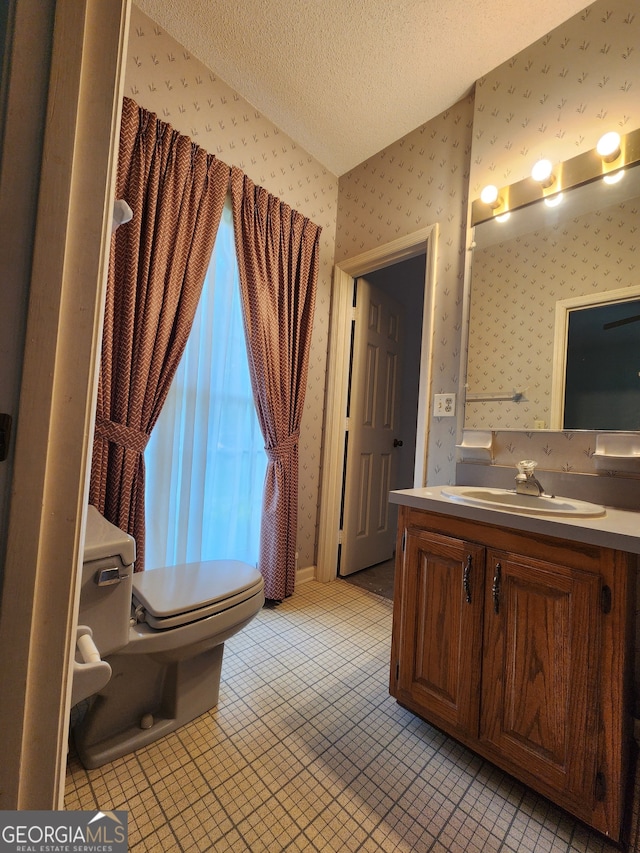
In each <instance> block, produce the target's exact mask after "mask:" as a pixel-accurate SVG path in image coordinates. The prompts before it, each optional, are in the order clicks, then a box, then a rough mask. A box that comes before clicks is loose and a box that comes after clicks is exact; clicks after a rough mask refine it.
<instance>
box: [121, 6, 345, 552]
mask: <svg viewBox="0 0 640 853" xmlns="http://www.w3.org/2000/svg"><path fill="white" fill-rule="evenodd" d="M125 95H127V96H128V97H130V98H133V99H134V100H135V101H136V103H138V104H139V105H140V106H143V107H145V108H146V109H148V110H151V111H153V112H155V113H157V114H158V115H159V116H160V118H162V119H163V120H164V121H166V122H168V123H169V124H171V125H172V126H173V127H174V128H175V129H176V130H179V131H180V132H181V133H184V134H186V135H188V136H190V137H191V139H192V140H193V141H194V142H196V143H198V145H201V146H202V147H203V148H204V149H205V150H207V151H209V152H210V153H212V154H215V155H216V156H217V157H219V158H220V159H221V160H222V161H223V162H225V163H227V164H228V165H230V166H231V165H235V166H238V167H240V168H241V169H242V170H243V171H244V172H245V173H246V174H247V175H249V177H250V178H251V179H252V180H253V181H254V182H255V183H256V184H259V185H260V186H263V187H265V188H266V189H267V190H269V192H271V193H273V194H274V195H276V196H278V198H280V199H282V200H283V201H285V202H287V204H290V205H291V206H292V207H293V208H295V209H296V210H299V211H300V212H301V213H302V214H304V215H305V216H307V217H309V219H311V220H312V221H313V222H315V223H316V224H317V225H320V226H321V227H322V235H321V238H320V240H321V243H320V246H321V249H320V272H319V277H318V294H317V302H316V313H315V320H314V328H313V339H312V344H311V355H310V363H309V379H308V386H307V395H306V398H305V410H304V415H303V418H302V427H301V436H300V491H299V495H300V500H299V511H298V519H299V520H298V551H299V566H300V567H301V568H302V567H305V566H311V565H313V564H314V561H315V544H316V535H317V534H316V523H317V515H318V501H319V484H320V455H321V446H322V428H323V416H324V391H325V372H326V364H327V341H328V334H329V307H330V299H331V278H332V270H333V256H334V250H335V244H334V239H335V228H336V210H337V199H338V179H337V178H336V176H335V175H333V174H331V172H329V171H328V170H327V169H326V168H325V167H324V166H322V164H320V163H319V162H318V161H317V160H315V159H314V158H313V157H311V156H310V155H309V154H307V152H306V151H304V150H302V149H301V148H300V147H299V146H298V145H296V143H295V142H294V141H293V140H292V139H290V138H289V137H288V136H287V135H286V134H285V133H283V132H282V131H280V130H279V129H278V128H277V127H276V126H275V125H274V124H272V123H271V122H270V121H269V120H268V119H267V118H266V117H265V116H263V115H261V114H260V113H258V112H257V111H256V110H255V109H254V107H252V106H251V105H250V104H249V103H247V101H245V100H244V99H243V98H242V97H240V96H239V95H238V94H237V93H236V92H234V91H233V89H231V88H230V87H229V86H227V85H226V84H225V83H224V82H223V81H222V80H220V79H219V78H217V77H216V75H215V74H214V73H212V72H211V71H210V70H209V69H208V68H207V67H206V66H204V65H203V64H202V63H201V62H200V61H199V60H197V59H196V58H195V57H193V56H191V55H190V54H189V53H188V52H187V51H186V50H185V49H184V48H183V47H182V46H181V45H180V44H179V43H178V42H177V41H175V39H173V38H172V37H171V36H169V35H168V34H167V33H166V32H165V31H164V30H163V29H162V28H161V27H159V26H158V25H157V24H155V23H154V22H153V21H152V20H151V19H150V18H148V17H147V16H146V15H144V14H143V13H142V12H141V11H140V10H139V9H137V8H136V7H135V6H134V7H133V8H132V14H131V26H130V30H129V49H128V56H127V68H126V80H125Z"/></svg>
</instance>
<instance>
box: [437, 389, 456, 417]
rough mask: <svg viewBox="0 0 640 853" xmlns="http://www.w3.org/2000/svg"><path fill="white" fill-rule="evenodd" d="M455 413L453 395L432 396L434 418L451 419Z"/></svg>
mask: <svg viewBox="0 0 640 853" xmlns="http://www.w3.org/2000/svg"><path fill="white" fill-rule="evenodd" d="M455 413H456V395H455V394H434V395H433V414H434V416H435V417H436V418H452V417H453V416H454V415H455Z"/></svg>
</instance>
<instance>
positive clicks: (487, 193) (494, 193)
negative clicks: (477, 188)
mask: <svg viewBox="0 0 640 853" xmlns="http://www.w3.org/2000/svg"><path fill="white" fill-rule="evenodd" d="M480 201H481V202H482V203H483V204H488V205H489V207H490V208H491V209H492V210H495V209H496V208H498V207H500V206H501V205H502V199H501V198H500V194H499V193H498V187H495V186H494V185H493V184H488V185H487V186H486V187H485V188H484V189H483V190H482V192H481V193H480Z"/></svg>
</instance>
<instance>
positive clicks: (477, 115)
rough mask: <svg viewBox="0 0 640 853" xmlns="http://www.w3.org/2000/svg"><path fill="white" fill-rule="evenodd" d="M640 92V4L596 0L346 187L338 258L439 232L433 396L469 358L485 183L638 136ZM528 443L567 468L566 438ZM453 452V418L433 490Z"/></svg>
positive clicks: (432, 446) (439, 439)
mask: <svg viewBox="0 0 640 853" xmlns="http://www.w3.org/2000/svg"><path fill="white" fill-rule="evenodd" d="M639 86H640V10H638V7H637V0H598V2H596V3H594V4H592V5H591V6H589V7H587V8H586V9H585V10H584V11H583V12H581V13H580V14H578V15H576V16H574V17H573V18H571V19H570V20H569V21H567V22H566V23H565V24H563V25H562V26H560V27H558V28H557V29H556V30H554V31H552V32H551V33H549V34H548V35H546V36H545V37H544V38H542V39H540V40H539V41H537V42H535V43H534V44H533V45H531V46H530V47H529V48H527V49H526V50H524V51H522V52H521V53H519V54H517V55H516V56H514V57H513V58H512V59H510V60H509V61H508V62H505V63H504V64H502V65H500V66H498V67H497V68H496V69H495V70H493V71H492V72H491V73H490V74H487V75H486V76H485V77H483V78H482V79H480V80H478V81H477V84H476V89H475V98H474V99H473V100H465V101H462V102H460V103H459V104H456V105H454V106H453V107H451V109H450V110H447V111H446V112H445V113H443V114H442V115H441V116H439V117H438V118H436V119H433V120H432V121H430V122H428V123H427V124H425V125H424V126H422V127H421V128H418V129H417V130H416V131H413V133H410V134H408V135H407V136H406V137H404V138H403V139H401V140H399V141H398V142H396V143H394V144H393V145H391V146H389V147H388V148H387V149H385V150H384V151H382V152H380V154H378V155H376V156H374V157H372V158H371V159H370V160H367V161H366V162H365V163H363V164H361V165H360V166H358V167H357V168H356V169H354V170H352V171H351V172H349V173H347V174H346V175H344V176H342V177H341V178H340V194H339V210H338V231H337V235H336V255H337V260H341V259H344V258H348V257H352V256H354V255H357V254H360V253H361V252H363V251H365V250H366V249H369V248H372V247H373V246H375V245H377V244H379V243H384V242H388V241H390V240H391V239H394V238H395V237H398V236H401V235H404V234H410V233H411V232H412V231H415V230H417V229H418V228H420V227H422V226H424V225H426V224H428V223H429V222H433V221H438V222H439V223H440V229H441V230H440V242H439V247H438V255H439V259H438V266H437V281H436V315H435V333H434V350H433V377H434V387H433V392H434V393H439V392H441V391H444V392H448V391H454V390H457V383H458V376H459V372H460V366H461V364H462V363H463V361H464V360H465V359H466V355H465V354H462V357H461V316H462V303H463V272H462V270H463V265H464V262H465V258H466V257H467V252H466V248H465V247H466V246H467V245H469V244H470V242H471V240H470V235H468V234H467V233H466V214H467V200H468V196H469V200H472V199H473V198H475V197H477V196H478V195H479V193H480V188H481V187H482V186H484V185H485V184H487V183H495V184H497V185H498V186H504V185H506V184H509V183H513V182H515V181H517V180H521V179H522V178H525V177H526V176H527V175H528V174H529V172H530V169H531V166H532V165H533V163H534V162H535V161H536V160H537V159H538V158H539V157H540V156H542V155H544V156H546V157H549V158H550V159H551V160H552V161H554V162H557V161H560V160H563V159H567V158H569V157H573V156H575V155H576V154H579V153H581V152H582V151H585V150H588V149H589V148H592V147H594V146H595V144H596V142H597V140H598V139H599V137H600V135H601V134H602V133H603V132H605V130H607V129H610V128H618V129H620V130H622V131H624V130H631V129H633V128H636V127H639V126H640V98H639V97H638V87H639ZM471 110H473V115H472V117H470V115H469V114H470V112H471ZM467 181H468V183H467ZM467 187H469V188H470V189H469V192H468V193H467ZM530 292H532V293H533V292H536V291H535V289H534V288H533V287H532V288H531V291H530ZM492 355H493V354H492ZM510 357H511V353H510V351H504V352H502V353H500V352H497V353H495V356H494V357H492V359H491V361H492V362H493V361H495V362H496V363H498V362H499V360H500V359H508V358H510ZM518 384H520V383H518ZM536 414H537V413H536ZM491 425H492V426H494V427H495V426H497V425H498V424H495V423H494V424H491ZM527 435H529V433H527ZM575 440H576V439H574V441H575ZM577 440H579V439H577ZM585 440H586V442H587V443H588V441H589V439H585ZM527 442H528V444H529V445H532V446H531V449H530V453H531V454H532V455H534V456H535V454H537V455H538V456H540V458H544V457H545V456H546V457H547V459H548V458H549V457H550V456H552V455H554V454H558V459H559V460H560V459H561V458H562V456H563V455H564V454H565V453H566V445H567V442H566V440H565V439H563V438H562V435H561V434H556V435H555V436H554V435H553V434H550V433H544V434H542V433H541V434H540V435H535V434H532V438H531V439H527ZM572 446H573V445H572ZM549 450H550V452H549ZM455 453H456V452H455V429H454V428H453V426H452V424H451V421H450V420H449V419H445V418H433V419H432V424H431V430H430V436H429V463H428V482H429V483H430V484H432V485H435V484H438V483H445V482H454V478H455V466H454V464H453V460H454V459H455ZM571 458H572V460H573V461H572V462H571V463H569V462H568V460H565V462H566V463H567V464H571V465H572V466H573V465H575V469H576V470H590V463H589V461H588V460H589V458H590V457H589V451H588V448H587V444H585V447H584V448H581V450H580V451H579V452H578V453H577V454H572V457H571ZM581 460H583V461H582V462H581ZM541 464H542V463H541ZM562 465H563V463H562V462H561V461H559V462H558V467H559V468H560V469H561V468H562Z"/></svg>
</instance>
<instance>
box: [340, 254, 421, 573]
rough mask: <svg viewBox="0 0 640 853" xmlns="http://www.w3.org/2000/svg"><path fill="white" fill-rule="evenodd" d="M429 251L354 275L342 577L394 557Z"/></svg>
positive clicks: (412, 432)
mask: <svg viewBox="0 0 640 853" xmlns="http://www.w3.org/2000/svg"><path fill="white" fill-rule="evenodd" d="M425 273H426V255H425V254H421V255H417V256H415V257H413V258H410V259H408V260H406V261H401V262H399V263H397V264H393V265H391V266H388V267H384V268H383V269H381V270H377V271H375V272H372V273H369V274H367V275H366V276H363V277H359V278H358V279H357V280H355V282H354V309H355V310H354V318H353V320H352V335H351V361H350V368H349V377H350V381H349V387H348V394H347V412H346V415H347V418H346V434H345V464H344V482H343V500H342V508H341V514H340V515H341V518H340V530H341V537H340V543H339V547H338V555H337V569H338V574H339V575H340V576H341V577H345V576H347V575H353V574H354V573H355V572H361V571H362V570H366V569H369V568H370V567H371V566H378V565H379V564H382V563H385V562H386V563H388V562H389V561H391V560H392V558H393V555H394V553H395V542H396V527H397V507H396V506H395V505H394V504H390V503H389V500H388V494H389V491H391V490H393V489H406V488H410V487H411V486H412V485H413V474H414V466H415V451H416V432H417V417H418V395H419V383H420V347H421V341H422V306H423V303H424V285H425Z"/></svg>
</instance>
